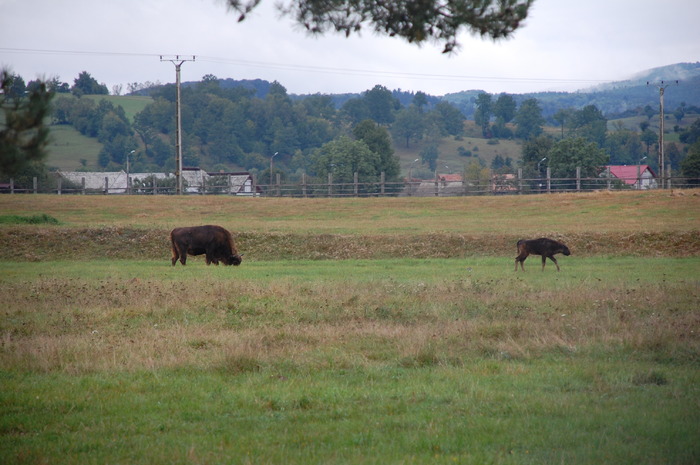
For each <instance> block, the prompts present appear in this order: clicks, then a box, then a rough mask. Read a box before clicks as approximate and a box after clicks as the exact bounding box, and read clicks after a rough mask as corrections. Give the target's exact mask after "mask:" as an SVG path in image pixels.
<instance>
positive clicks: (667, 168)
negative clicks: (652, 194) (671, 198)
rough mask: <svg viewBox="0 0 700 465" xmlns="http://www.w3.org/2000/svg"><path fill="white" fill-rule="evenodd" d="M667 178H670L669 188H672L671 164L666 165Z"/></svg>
mask: <svg viewBox="0 0 700 465" xmlns="http://www.w3.org/2000/svg"><path fill="white" fill-rule="evenodd" d="M666 178H667V179H668V185H667V186H668V188H669V189H670V188H671V164H670V163H669V164H668V165H666Z"/></svg>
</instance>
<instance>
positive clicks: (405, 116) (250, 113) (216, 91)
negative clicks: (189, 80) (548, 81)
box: [3, 72, 698, 182]
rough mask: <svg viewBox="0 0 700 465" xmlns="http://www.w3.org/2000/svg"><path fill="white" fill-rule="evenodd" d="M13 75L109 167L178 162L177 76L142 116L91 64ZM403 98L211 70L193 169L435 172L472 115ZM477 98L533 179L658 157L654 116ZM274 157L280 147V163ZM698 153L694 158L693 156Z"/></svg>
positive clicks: (344, 174)
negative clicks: (252, 79) (238, 83)
mask: <svg viewBox="0 0 700 465" xmlns="http://www.w3.org/2000/svg"><path fill="white" fill-rule="evenodd" d="M4 82H5V87H6V89H7V90H6V91H4V92H3V95H4V98H5V101H6V102H9V101H10V100H9V99H14V100H13V101H15V102H22V101H23V96H25V95H33V93H34V92H35V91H38V89H40V88H43V89H45V91H44V92H45V96H51V97H50V98H52V99H53V112H52V115H53V122H54V123H55V124H70V125H72V126H73V127H74V128H75V129H77V130H78V131H79V132H81V133H82V134H84V135H86V136H88V137H95V138H97V140H98V141H99V142H101V143H102V146H103V148H102V150H101V152H100V154H99V157H98V163H99V165H100V167H102V168H103V169H105V170H111V169H121V168H122V167H123V166H124V162H125V157H126V156H127V154H129V153H131V152H132V151H133V152H134V154H133V155H132V157H131V158H130V161H131V163H132V167H133V170H141V171H173V170H174V168H175V167H174V157H173V153H174V145H175V143H174V138H175V98H176V89H175V86H174V85H172V84H169V85H164V86H162V85H161V86H153V87H151V88H150V94H151V96H152V98H153V101H152V102H151V103H149V104H148V105H147V106H146V107H145V108H144V109H143V111H141V112H140V113H138V114H136V116H135V118H134V121H133V122H131V121H129V119H128V118H127V116H126V114H125V112H124V109H123V108H122V107H121V106H119V105H116V106H115V105H114V104H112V103H111V102H109V101H107V100H104V99H103V100H96V99H94V98H85V95H91V94H94V93H95V92H98V95H100V94H101V95H105V94H107V93H108V92H107V89H106V86H104V85H100V84H98V83H97V81H96V80H95V79H94V78H93V77H92V76H90V74H89V73H87V72H82V73H80V75H79V76H78V77H77V78H76V79H75V80H74V85H73V86H68V84H66V83H60V82H58V80H56V79H52V80H49V81H47V82H44V83H41V82H39V81H37V82H30V84H29V85H26V86H25V85H24V81H23V80H22V79H21V77H18V76H14V75H11V74H9V73H5V81H4ZM42 85H43V86H44V87H41V86H42ZM134 88H136V87H135V86H134ZM54 95H55V96H56V98H55V99H54V98H53V96H54ZM404 102H405V103H402V102H401V101H400V100H399V98H397V93H396V91H393V92H392V91H390V90H389V89H387V88H386V87H384V86H381V85H377V86H375V87H373V88H372V89H368V90H367V91H365V92H363V93H362V94H361V95H359V96H354V97H352V98H349V99H347V100H345V102H344V103H343V104H342V105H341V106H340V107H339V108H338V107H336V104H335V103H334V100H333V97H332V96H329V95H321V94H316V95H309V96H306V97H304V98H292V96H290V95H288V94H287V91H286V89H285V88H284V87H283V86H282V85H281V84H279V83H277V82H274V83H271V84H270V86H269V88H268V90H267V93H266V94H265V95H264V97H260V96H259V95H256V91H255V90H254V89H250V88H245V87H231V86H228V87H223V86H221V85H220V82H219V80H218V78H216V77H215V76H213V75H206V76H204V77H203V78H202V80H201V81H200V82H198V83H195V84H194V85H190V86H187V87H186V88H184V89H183V91H182V128H183V153H184V162H185V166H198V165H203V166H206V167H207V168H208V169H209V170H212V171H218V170H223V171H227V170H228V169H229V167H231V166H237V167H241V168H243V169H246V170H252V171H253V172H255V173H256V174H258V175H259V177H260V178H261V179H272V175H277V174H279V175H280V176H282V178H283V179H285V178H288V177H289V178H294V177H295V176H296V177H299V176H300V174H301V173H305V174H307V175H310V176H318V177H324V176H326V175H327V174H328V173H329V172H333V174H334V178H335V179H337V180H338V182H351V181H352V176H353V173H355V172H360V173H362V176H363V179H370V180H372V179H378V178H379V176H380V174H381V173H382V172H383V173H385V175H386V176H387V178H386V179H387V181H396V180H398V179H399V177H400V169H399V162H398V158H397V157H396V156H395V154H394V149H393V148H392V147H394V146H404V147H409V148H410V147H413V146H414V145H416V144H420V147H421V149H420V160H421V163H422V164H423V165H424V166H425V168H426V169H429V170H430V171H434V170H435V168H436V162H437V159H438V157H439V148H438V147H439V143H440V141H441V139H442V138H444V137H447V136H452V137H457V138H459V137H462V135H463V131H464V120H465V116H464V115H463V114H462V113H461V112H460V111H459V110H458V109H457V108H456V107H455V106H454V105H452V104H450V103H448V102H446V101H441V100H436V99H435V98H434V97H430V96H428V95H427V94H425V93H423V92H417V93H415V94H413V95H412V96H411V101H410V103H408V102H406V100H405V95H404ZM474 107H475V111H474V122H475V124H476V125H477V127H478V128H479V130H480V132H481V136H482V137H484V138H487V139H511V138H515V139H522V140H523V141H524V142H523V150H522V160H521V161H520V162H521V164H520V167H522V168H523V169H524V170H525V175H526V177H529V176H541V175H543V174H544V171H545V170H546V169H547V168H550V169H551V170H552V175H553V176H555V177H573V176H574V170H575V169H576V167H577V166H579V167H582V168H583V169H584V173H583V175H584V176H595V175H596V170H599V169H600V167H601V166H603V165H605V164H608V163H611V164H637V163H638V162H639V161H640V160H642V159H644V158H645V157H646V163H647V164H650V165H652V167H655V164H656V157H655V156H653V153H654V152H653V151H652V150H655V144H658V135H657V134H656V132H654V131H652V130H651V129H649V123H648V121H647V122H642V124H640V127H639V130H635V129H628V128H624V127H623V126H621V125H620V126H618V127H614V128H613V129H612V130H609V129H608V120H607V119H606V118H605V116H604V115H603V113H602V112H601V111H600V110H599V109H598V108H597V107H596V106H595V105H587V106H585V107H583V108H581V109H574V108H564V109H559V110H557V112H555V113H554V115H553V116H552V118H551V119H552V121H553V122H554V123H556V125H557V127H558V133H557V134H545V133H544V125H545V123H546V121H545V118H544V117H543V111H542V108H541V106H540V104H539V101H538V100H537V99H534V98H530V99H526V100H523V101H521V102H520V104H519V105H518V103H517V100H516V98H515V97H514V96H512V95H508V94H500V95H498V96H495V95H490V94H487V93H484V92H482V93H480V94H478V95H477V96H476V98H474ZM8 108H9V107H8V104H7V103H6V104H4V105H3V109H5V111H7V109H8ZM688 111H690V112H692V111H695V109H694V108H693V107H688V106H686V105H681V106H680V107H679V108H678V109H676V110H675V111H674V112H673V113H672V114H673V115H674V117H675V118H676V119H677V120H678V121H680V119H681V118H682V117H683V116H684V115H685V114H686V112H688ZM651 116H653V114H652V113H650V115H649V116H648V118H651ZM696 126H697V125H693V126H691V127H690V128H688V129H686V130H683V131H680V130H679V132H680V140H681V142H683V143H685V144H688V145H692V144H694V143H695V142H697V135H696V133H697V129H698V128H697V127H696ZM676 129H678V128H676ZM686 148H687V147H686ZM696 151H697V150H695V149H693V150H688V151H687V154H686V153H684V152H683V151H682V149H679V148H678V147H677V146H676V145H675V144H668V145H667V148H666V154H667V160H668V163H669V164H670V165H671V166H672V167H673V169H675V170H679V169H683V172H684V174H687V175H689V176H692V171H693V169H692V166H694V165H693V163H691V162H692V160H693V157H694V156H695V155H694V154H695V152H696ZM273 154H277V156H276V158H275V163H274V167H273V170H274V171H273V172H270V167H271V163H270V158H271V156H272V155H273ZM464 155H470V154H464ZM689 155H690V161H687V162H685V165H683V163H682V161H683V160H684V158H688V156H689ZM481 167H482V168H483V167H484V164H483V162H481ZM491 168H492V169H494V170H498V171H499V172H502V173H503V172H513V171H514V170H515V169H516V166H515V165H514V163H513V160H510V159H506V160H504V159H503V158H501V157H497V158H496V159H495V160H494V161H493V163H492V165H491ZM3 172H9V171H8V168H7V167H5V166H3ZM696 176H697V175H696Z"/></svg>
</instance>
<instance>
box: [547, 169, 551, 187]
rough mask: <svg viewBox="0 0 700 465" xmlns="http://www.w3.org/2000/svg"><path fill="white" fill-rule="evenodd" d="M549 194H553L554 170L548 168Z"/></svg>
mask: <svg viewBox="0 0 700 465" xmlns="http://www.w3.org/2000/svg"><path fill="white" fill-rule="evenodd" d="M547 193H548V194H551V193H552V169H551V168H550V167H549V166H548V167H547Z"/></svg>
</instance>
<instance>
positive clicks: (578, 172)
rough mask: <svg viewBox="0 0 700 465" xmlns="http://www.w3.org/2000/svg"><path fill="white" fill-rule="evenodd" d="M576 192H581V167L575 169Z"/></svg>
mask: <svg viewBox="0 0 700 465" xmlns="http://www.w3.org/2000/svg"><path fill="white" fill-rule="evenodd" d="M576 192H581V167H580V166H577V167H576Z"/></svg>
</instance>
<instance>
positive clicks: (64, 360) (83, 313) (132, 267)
mask: <svg viewBox="0 0 700 465" xmlns="http://www.w3.org/2000/svg"><path fill="white" fill-rule="evenodd" d="M697 194H698V193H697V192H693V191H686V192H684V193H682V194H681V193H670V192H653V193H615V194H607V193H605V194H598V195H596V194H584V195H581V196H576V195H562V196H558V195H557V196H532V197H526V198H491V197H489V198H465V199H358V200H354V199H345V200H323V201H315V200H301V199H297V200H292V199H231V198H223V197H222V198H214V197H207V198H202V197H186V198H172V197H170V198H169V197H154V198H143V197H142V198H134V197H125V196H123V197H109V198H107V197H82V196H63V197H58V196H41V195H39V196H31V195H22V196H2V197H0V218H2V217H3V216H4V217H6V218H12V217H21V216H27V217H32V218H36V217H38V215H41V214H47V215H51V216H52V217H55V218H56V219H57V220H58V221H59V223H58V224H45V225H37V224H9V225H8V224H6V223H3V222H0V240H2V241H3V243H4V244H6V245H8V244H9V245H10V247H6V248H11V249H16V250H17V251H16V252H13V251H8V250H5V251H3V260H2V261H0V292H1V293H2V296H3V301H4V302H5V305H4V306H3V307H4V308H3V310H2V319H0V337H1V338H2V345H0V387H1V389H0V405H1V406H2V408H1V412H0V462H2V463H32V464H34V463H88V464H90V463H95V464H97V463H149V464H153V463H156V464H158V463H163V464H166V463H168V464H170V463H183V464H184V463H242V464H245V463H358V464H359V463H474V464H483V463H499V464H501V463H503V464H522V463H526V464H527V463H532V464H541V463H567V464H568V463H576V464H578V463H581V464H587V463H591V464H593V463H596V464H597V463H630V464H632V463H634V464H639V463H650V464H651V463H664V464H667V463H677V464H691V463H698V461H700V446H699V445H698V444H700V427H699V426H698V425H699V423H698V418H699V415H700V404H699V403H698V399H699V398H700V388H699V387H698V386H700V371H699V368H700V357H699V355H700V338H699V337H698V332H699V331H700V312H698V304H699V303H700V279H699V276H700V244H699V240H700V239H698V235H699V233H698V232H699V230H700V219H699V218H698V215H699V213H700V208H698V206H699V205H698V199H699V198H700V196H698V195H697ZM640 205H643V206H644V208H639V207H640ZM635 207H636V208H635ZM183 212H184V213H183ZM632 213H635V214H632ZM183 215H185V216H187V220H188V221H187V222H186V224H200V223H205V222H213V223H220V224H222V225H224V226H226V227H228V228H230V229H231V230H232V231H234V232H235V233H236V235H237V237H238V239H239V247H240V248H241V249H242V250H241V252H244V253H245V254H246V255H245V256H244V262H243V264H242V265H241V266H240V267H223V266H219V267H216V266H211V267H207V266H206V265H205V264H204V262H203V260H202V259H200V258H192V259H191V260H188V265H187V266H186V267H181V266H179V265H178V266H176V267H172V266H170V262H169V251H168V244H167V239H164V238H163V237H162V236H164V235H166V236H167V231H168V229H169V228H170V227H172V226H174V225H181V224H183V222H184V221H185V220H183ZM539 233H542V234H547V235H556V236H557V237H559V238H562V239H564V240H567V241H569V242H572V243H573V244H575V247H572V255H571V256H569V257H562V258H561V259H560V260H559V262H560V266H561V267H562V271H561V272H559V273H557V272H556V271H555V267H553V266H552V264H551V263H550V264H548V265H547V267H546V269H545V271H544V272H541V271H540V263H539V259H538V257H534V258H530V259H529V260H527V261H526V263H525V268H526V272H525V273H522V272H518V273H516V272H514V271H513V267H514V263H513V260H514V256H515V246H514V242H512V239H513V238H515V237H518V236H519V235H521V234H523V235H526V236H529V235H537V234H539ZM256 234H258V235H260V236H261V237H262V239H259V238H257V239H256ZM587 236H592V237H593V238H594V239H593V240H590V239H586V237H587ZM672 237H678V238H681V239H679V240H677V241H676V242H673V241H672V242H673V243H674V244H675V245H676V247H675V248H672V247H668V246H665V245H663V244H664V243H665V242H668V239H669V238H672ZM460 238H461V239H460ZM56 240H59V243H55V242H56ZM70 240H72V241H74V242H75V243H77V245H76V244H75V243H70V242H69V241H70ZM60 241H66V242H63V243H61V242H60ZM120 241H121V242H120ZM266 241H277V242H276V246H275V247H272V248H271V247H268V246H265V242H266ZM319 241H320V242H319ZM499 241H504V243H503V244H502V245H501V244H499V243H498V242H499ZM113 242H117V243H118V244H119V243H120V244H121V247H119V246H112V245H110V244H111V243H113ZM626 242H631V244H626ZM398 243H404V244H403V245H402V244H398ZM471 243H476V244H477V245H478V247H475V246H473V245H470V244H471ZM605 243H609V244H608V245H605ZM141 244H143V246H141ZM347 244H351V249H352V250H353V251H354V252H353V253H352V254H350V255H352V256H348V254H347V253H345V252H343V248H344V247H346V246H347ZM368 244H369V245H368ZM431 244H432V245H431ZM489 244H490V246H487V245H489ZM420 245H422V247H418V246H420ZM61 246H63V247H61ZM370 246H371V247H376V248H377V249H379V250H378V251H371V252H366V251H365V249H366V248H368V247H370ZM319 248H321V249H324V250H321V252H317V253H315V254H314V251H316V250H317V249H319ZM417 248H418V249H420V250H416V249H417ZM66 249H67V252H65V250H66ZM100 250H104V253H102V254H100V253H99V251H100ZM450 251H452V254H450Z"/></svg>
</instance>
